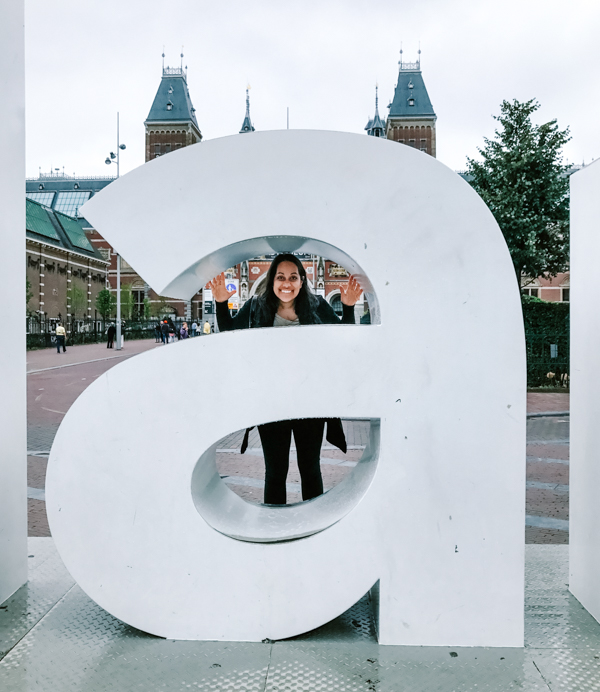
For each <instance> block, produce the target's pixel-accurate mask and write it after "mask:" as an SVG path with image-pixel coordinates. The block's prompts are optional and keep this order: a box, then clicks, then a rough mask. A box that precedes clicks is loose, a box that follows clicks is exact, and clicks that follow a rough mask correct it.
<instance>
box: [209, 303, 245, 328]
mask: <svg viewBox="0 0 600 692" xmlns="http://www.w3.org/2000/svg"><path fill="white" fill-rule="evenodd" d="M216 305H217V323H218V324H219V331H221V332H229V331H231V330H233V329H248V327H249V326H250V306H251V305H252V300H247V301H246V302H245V303H244V305H243V307H242V309H241V310H240V311H239V312H238V314H237V315H236V316H235V317H232V316H231V313H230V312H229V308H228V307H227V301H226V300H224V301H223V302H222V303H218V302H217V303H216Z"/></svg>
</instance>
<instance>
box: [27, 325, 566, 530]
mask: <svg viewBox="0 0 600 692" xmlns="http://www.w3.org/2000/svg"><path fill="white" fill-rule="evenodd" d="M200 338H204V337H200ZM155 347H156V348H162V347H163V346H162V345H161V344H158V345H157V344H155V343H154V340H153V339H152V340H148V341H131V342H128V343H126V344H125V348H124V349H123V350H122V351H115V350H108V349H107V348H106V346H105V345H103V344H90V345H86V346H72V347H70V348H68V349H67V353H66V354H62V353H61V354H60V355H59V354H57V353H56V351H55V350H53V349H47V350H43V351H30V352H29V353H28V356H27V370H28V376H27V396H28V429H27V433H28V445H27V448H28V464H27V471H28V498H29V499H28V505H29V507H28V509H29V535H30V536H37V537H43V536H49V535H50V531H49V528H48V521H47V518H46V503H45V496H44V487H45V476H46V465H47V461H48V454H49V452H50V449H51V447H52V442H53V440H54V436H55V434H56V431H57V429H58V426H59V425H60V422H61V421H62V418H63V416H64V415H65V413H66V412H67V411H68V409H69V407H70V406H71V404H72V403H73V402H74V401H75V399H76V398H77V397H78V396H79V394H81V392H83V390H84V389H85V388H86V387H87V386H88V385H89V384H90V383H92V382H93V381H94V380H95V379H96V378H97V377H99V376H100V375H102V374H103V373H104V372H106V371H107V370H108V369H109V368H111V367H113V366H114V365H116V364H117V363H120V362H122V360H123V359H125V358H131V357H133V356H135V355H137V354H138V353H142V352H143V351H146V350H148V349H151V348H155ZM174 347H176V345H175V346H174ZM527 407H528V412H529V413H530V414H534V415H536V416H537V417H531V418H529V420H528V421H527V495H526V498H527V499H526V515H527V520H526V527H525V541H526V543H555V544H556V543H568V541H569V531H568V519H569V419H568V410H569V395H568V394H563V393H549V394H546V393H531V394H528V400H527ZM549 412H550V413H555V414H556V413H561V412H563V413H565V412H567V416H560V415H553V416H538V414H540V413H549ZM344 428H345V431H346V439H347V442H348V452H347V454H342V453H341V452H340V451H339V450H338V449H336V448H333V447H331V446H330V445H328V444H327V443H326V442H325V444H324V445H323V451H322V455H321V467H322V473H323V482H324V486H325V489H326V490H328V489H330V488H332V487H334V486H335V485H337V484H338V483H340V482H341V481H342V480H343V479H344V478H345V477H346V476H347V475H348V474H349V473H350V472H351V471H352V469H353V468H354V466H355V465H356V463H357V462H358V460H359V459H360V458H361V456H362V453H363V450H364V448H365V445H366V443H367V439H368V434H369V423H368V421H362V420H358V421H356V420H355V421H344ZM98 434H99V435H100V434H102V431H98ZM243 434H244V431H243V430H241V431H236V432H233V433H232V434H231V435H228V436H227V437H226V438H224V439H223V440H221V442H220V445H219V451H218V453H217V466H218V469H219V472H220V474H221V476H222V477H223V480H224V482H225V483H227V485H228V486H229V487H230V488H231V490H233V491H234V492H235V493H237V494H238V495H240V496H241V497H243V498H245V499H246V500H249V501H252V502H260V501H262V493H263V489H262V488H263V479H264V462H263V458H262V450H261V448H260V440H259V437H258V433H257V430H256V429H253V430H252V432H251V434H250V439H249V447H248V450H247V451H246V453H245V454H244V455H243V456H242V455H240V453H239V449H240V446H241V443H242V438H243ZM300 499H301V496H300V476H299V473H298V467H297V465H296V463H295V454H294V453H293V451H292V455H291V463H290V473H289V476H288V503H291V502H298V501H300Z"/></svg>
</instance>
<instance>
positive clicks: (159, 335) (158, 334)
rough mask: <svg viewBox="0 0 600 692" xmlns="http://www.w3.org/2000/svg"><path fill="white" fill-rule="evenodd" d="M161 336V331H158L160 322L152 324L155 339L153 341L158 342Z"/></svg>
mask: <svg viewBox="0 0 600 692" xmlns="http://www.w3.org/2000/svg"><path fill="white" fill-rule="evenodd" d="M161 337H162V335H161V331H160V322H157V323H156V324H155V325H154V339H155V343H157V344H159V343H160V341H161Z"/></svg>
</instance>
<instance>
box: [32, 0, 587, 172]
mask: <svg viewBox="0 0 600 692" xmlns="http://www.w3.org/2000/svg"><path fill="white" fill-rule="evenodd" d="M599 30H600V2H598V0H571V2H570V3H566V2H564V0H562V1H561V2H559V1H558V0H506V1H505V2H497V1H495V0H494V1H490V2H487V1H485V0H420V1H419V2H417V1H416V0H411V1H410V2H407V1H406V0H377V1H372V2H367V1H363V0H320V1H316V0H315V1H313V0H304V1H301V2H290V1H288V2H283V1H281V0H279V1H275V0H244V1H238V0H221V1H220V2H214V1H212V2H206V1H205V0H194V1H193V0H168V2H167V1H165V2H158V1H157V0H144V2H141V1H140V0H85V1H82V0H58V1H57V2H48V0H26V25H25V36H26V51H27V54H26V71H27V72H26V74H27V175H28V176H30V177H37V175H38V172H39V169H40V167H41V170H42V172H48V171H50V169H51V167H53V168H60V169H61V170H62V168H63V166H64V170H65V173H67V174H69V175H72V174H74V173H76V174H77V175H81V176H83V175H106V174H107V173H109V172H112V173H113V174H114V172H115V171H114V170H112V171H111V169H115V168H116V167H115V166H110V167H109V166H106V165H105V163H104V159H105V158H106V156H107V154H108V153H109V151H111V150H114V148H115V142H116V113H117V111H119V112H120V119H121V141H122V142H124V143H125V144H126V145H127V149H126V151H125V152H123V154H122V158H121V173H122V174H123V173H125V172H127V171H128V170H131V169H133V168H135V167H137V166H139V165H141V164H143V162H144V125H143V123H144V120H145V118H146V116H147V115H148V112H149V110H150V106H151V105H152V101H153V99H154V96H155V93H156V90H157V88H158V85H159V82H160V78H161V61H162V58H161V53H162V51H163V45H164V46H165V53H166V59H165V64H166V65H169V66H174V67H177V66H179V65H180V57H179V55H180V53H181V46H182V45H183V46H184V48H183V52H184V55H185V57H184V59H183V64H184V65H187V66H188V85H189V89H190V94H191V98H192V102H193V104H194V106H195V108H196V111H197V112H196V116H197V118H198V123H199V125H200V129H201V131H202V134H203V137H204V138H205V139H214V138H215V137H223V136H227V135H232V134H235V133H237V132H238V131H239V129H240V127H241V124H242V121H243V118H244V111H245V88H246V85H247V84H250V85H251V91H250V97H251V116H252V120H253V123H254V125H255V127H256V128H257V130H272V129H281V128H285V126H286V108H287V107H288V106H289V109H290V127H292V128H307V129H325V130H341V131H346V132H356V133H359V134H362V133H364V129H363V128H364V126H365V124H366V122H367V119H368V118H369V117H370V116H371V115H372V114H373V110H374V90H375V83H376V82H378V83H379V93H380V113H381V115H382V116H385V115H386V114H387V109H386V105H387V103H389V101H391V99H392V97H393V92H394V87H395V83H396V78H397V70H398V65H397V63H398V59H399V49H400V44H401V42H402V43H403V47H404V59H405V60H406V61H412V60H414V59H416V57H417V50H418V47H419V42H420V45H421V50H422V54H421V67H422V72H423V77H424V80H425V84H426V86H427V89H428V92H429V96H430V98H431V102H432V104H433V107H434V110H435V112H436V114H437V117H438V120H437V155H438V159H440V160H441V161H442V162H443V163H445V164H446V165H448V166H450V167H451V168H453V169H455V170H462V169H464V167H465V164H466V157H467V156H472V157H473V156H476V155H477V147H480V146H482V144H483V137H486V136H487V137H491V136H492V135H493V131H494V128H495V121H494V120H493V119H492V115H494V114H496V115H497V114H498V112H499V107H500V104H501V102H502V100H503V99H508V100H511V99H519V100H521V101H523V100H527V99H530V98H536V99H538V100H539V102H540V103H541V109H540V111H538V114H537V118H536V120H537V122H546V121H548V120H551V119H553V118H557V119H558V123H559V126H560V127H561V128H564V127H567V126H568V127H569V128H570V130H571V133H572V136H573V139H572V141H571V142H570V143H569V144H568V145H567V147H566V150H565V156H566V158H567V159H568V160H569V161H571V162H573V163H581V162H582V161H583V160H585V162H590V161H591V160H592V159H594V158H597V157H598V156H600V128H599V127H598V112H599V109H600V69H599V67H600V40H599V37H600V31H599Z"/></svg>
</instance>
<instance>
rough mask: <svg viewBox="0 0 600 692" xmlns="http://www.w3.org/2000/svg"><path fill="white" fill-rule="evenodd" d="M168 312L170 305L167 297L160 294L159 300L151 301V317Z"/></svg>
mask: <svg viewBox="0 0 600 692" xmlns="http://www.w3.org/2000/svg"><path fill="white" fill-rule="evenodd" d="M167 312H169V305H168V303H167V299H166V298H164V297H163V296H158V302H156V301H153V302H152V303H150V316H151V317H162V316H163V315H165V314H166V313H167Z"/></svg>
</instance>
